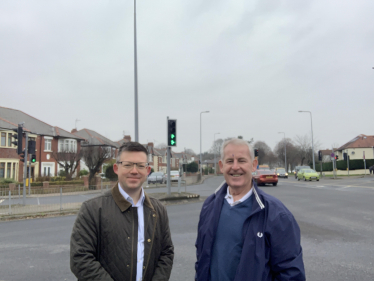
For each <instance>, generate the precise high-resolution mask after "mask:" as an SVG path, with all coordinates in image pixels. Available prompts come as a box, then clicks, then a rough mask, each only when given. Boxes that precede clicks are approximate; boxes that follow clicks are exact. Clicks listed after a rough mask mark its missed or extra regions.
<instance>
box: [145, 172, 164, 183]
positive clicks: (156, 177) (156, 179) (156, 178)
mask: <svg viewBox="0 0 374 281" xmlns="http://www.w3.org/2000/svg"><path fill="white" fill-rule="evenodd" d="M148 183H166V175H165V174H164V173H163V172H153V173H152V174H150V175H149V176H148Z"/></svg>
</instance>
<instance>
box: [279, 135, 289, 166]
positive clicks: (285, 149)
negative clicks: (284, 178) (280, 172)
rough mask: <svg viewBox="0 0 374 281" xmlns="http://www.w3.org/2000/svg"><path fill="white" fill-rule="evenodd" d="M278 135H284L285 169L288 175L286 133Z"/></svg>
mask: <svg viewBox="0 0 374 281" xmlns="http://www.w3.org/2000/svg"><path fill="white" fill-rule="evenodd" d="M278 134H283V135H284V136H283V140H284V168H285V169H286V173H288V168H287V156H286V155H287V148H286V146H287V145H286V133H285V132H279V133H278Z"/></svg>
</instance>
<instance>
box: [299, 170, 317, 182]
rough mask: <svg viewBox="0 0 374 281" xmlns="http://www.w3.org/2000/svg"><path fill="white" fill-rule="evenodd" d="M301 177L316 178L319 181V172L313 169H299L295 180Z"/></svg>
mask: <svg viewBox="0 0 374 281" xmlns="http://www.w3.org/2000/svg"><path fill="white" fill-rule="evenodd" d="M301 179H303V180H304V181H307V180H309V181H311V180H317V181H319V174H318V173H317V172H316V171H315V170H313V169H301V170H299V172H298V173H297V180H298V181H299V180H301Z"/></svg>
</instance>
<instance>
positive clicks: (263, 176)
mask: <svg viewBox="0 0 374 281" xmlns="http://www.w3.org/2000/svg"><path fill="white" fill-rule="evenodd" d="M252 175H253V179H254V181H255V182H256V183H257V185H265V184H267V183H270V184H273V185H274V186H276V185H277V184H278V176H277V175H276V174H275V173H274V172H273V171H270V170H257V171H255V172H253V174H252Z"/></svg>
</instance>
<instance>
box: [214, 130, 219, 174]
mask: <svg viewBox="0 0 374 281" xmlns="http://www.w3.org/2000/svg"><path fill="white" fill-rule="evenodd" d="M216 135H219V133H215V134H214V143H213V146H214V145H215V144H216ZM214 174H215V175H217V170H216V150H215V149H214Z"/></svg>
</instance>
